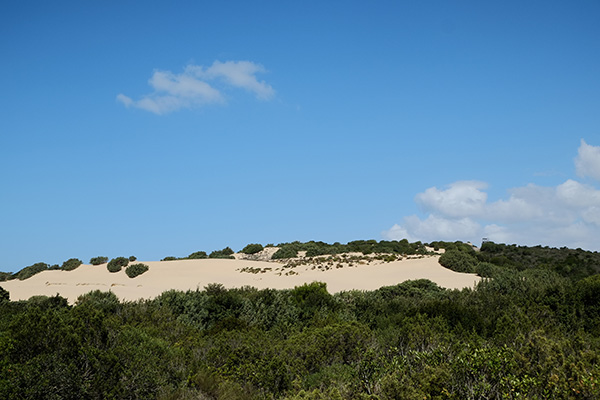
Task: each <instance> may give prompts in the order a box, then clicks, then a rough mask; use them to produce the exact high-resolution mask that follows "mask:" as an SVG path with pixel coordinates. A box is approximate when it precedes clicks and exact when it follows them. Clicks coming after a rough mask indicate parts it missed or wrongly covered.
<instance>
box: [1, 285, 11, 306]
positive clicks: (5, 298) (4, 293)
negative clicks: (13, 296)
mask: <svg viewBox="0 0 600 400" xmlns="http://www.w3.org/2000/svg"><path fill="white" fill-rule="evenodd" d="M3 301H10V293H8V290H5V289H4V288H3V287H2V286H0V303H2V302H3Z"/></svg>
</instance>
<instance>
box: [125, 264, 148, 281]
mask: <svg viewBox="0 0 600 400" xmlns="http://www.w3.org/2000/svg"><path fill="white" fill-rule="evenodd" d="M148 268H149V267H148V266H147V265H146V264H132V265H130V266H128V267H127V268H125V273H126V274H127V276H128V277H130V278H135V277H136V276H138V275H141V274H143V273H144V272H146V271H148Z"/></svg>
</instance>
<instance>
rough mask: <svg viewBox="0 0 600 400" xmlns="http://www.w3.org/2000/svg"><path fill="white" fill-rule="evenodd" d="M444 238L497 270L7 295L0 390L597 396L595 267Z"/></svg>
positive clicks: (0, 307)
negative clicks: (372, 283) (138, 294)
mask: <svg viewBox="0 0 600 400" xmlns="http://www.w3.org/2000/svg"><path fill="white" fill-rule="evenodd" d="M450 247H451V246H450ZM441 248H445V247H441ZM451 250H457V251H466V252H468V254H469V256H471V257H474V258H475V259H477V261H478V264H477V267H482V266H483V267H482V268H483V269H485V270H486V271H488V272H487V273H488V274H489V275H493V278H491V279H484V280H483V281H482V282H481V283H480V284H479V285H478V286H477V287H476V288H475V289H474V290H470V289H465V290H461V291H458V290H445V289H442V288H440V287H438V286H437V285H436V284H434V283H432V282H431V281H428V280H417V281H409V282H404V283H401V284H398V285H394V286H389V287H384V288H381V289H379V290H375V291H370V292H361V291H350V292H343V293H339V294H336V295H331V294H329V293H328V292H327V290H326V287H325V285H324V284H322V283H312V284H309V285H304V286H300V287H297V288H295V289H292V290H272V289H265V290H258V289H253V288H248V287H246V288H241V289H225V288H224V287H223V286H222V285H219V284H212V285H208V286H207V287H206V288H204V290H197V291H188V292H185V293H184V292H177V291H168V292H165V293H163V294H162V295H161V296H159V297H158V298H156V299H154V300H151V301H140V302H120V301H119V300H118V299H117V298H116V297H115V295H114V294H112V293H110V292H109V293H102V292H98V291H96V292H91V293H89V294H87V295H85V296H82V297H81V298H80V299H79V301H78V302H77V304H76V305H74V306H69V305H68V304H67V302H66V301H65V300H64V299H63V298H61V297H50V298H48V297H35V298H32V299H30V300H29V301H26V302H10V301H6V300H5V301H2V299H5V298H6V296H5V295H4V294H3V292H1V291H0V398H20V399H49V398H62V399H78V398H117V399H119V398H128V399H144V398H158V399H175V398H177V399H179V398H181V399H192V398H194V399H290V400H291V399H460V400H462V399H505V398H506V399H597V398H599V397H600V386H599V385H600V275H597V274H592V275H589V276H587V277H585V278H579V276H580V274H581V272H580V271H578V270H577V266H574V267H572V268H571V269H570V273H566V272H565V271H566V269H565V268H560V263H559V262H558V261H556V262H554V261H553V262H551V263H550V265H554V267H548V264H549V263H548V262H544V263H539V264H534V265H530V266H527V265H526V264H525V262H523V261H519V260H522V259H518V258H516V257H514V256H512V255H511V254H512V253H511V252H512V251H514V249H512V248H509V249H508V250H507V251H506V252H504V253H499V252H497V251H495V252H488V251H487V249H482V251H481V252H479V253H477V252H473V253H471V252H470V250H469V249H467V248H464V249H462V250H459V249H457V248H453V249H451ZM519 251H520V250H519ZM544 252H545V251H544ZM498 254H501V255H502V256H504V257H506V258H505V259H504V258H502V259H501V260H502V262H500V263H497V261H498V259H496V258H495V257H498ZM594 254H595V253H592V254H591V255H590V256H591V257H594ZM561 257H562V256H561ZM558 258H559V257H557V259H558ZM506 260H508V261H506ZM583 260H584V262H585V260H586V257H585V256H584V257H583Z"/></svg>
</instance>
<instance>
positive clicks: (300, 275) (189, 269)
mask: <svg viewBox="0 0 600 400" xmlns="http://www.w3.org/2000/svg"><path fill="white" fill-rule="evenodd" d="M137 262H139V261H136V263H137ZM143 263H144V264H146V265H148V266H149V267H150V269H149V271H148V272H146V273H144V274H142V275H140V276H138V277H136V278H133V279H131V278H129V277H128V276H127V275H126V274H125V270H124V269H123V270H121V271H120V272H117V273H110V272H108V270H107V269H106V264H102V265H98V266H92V265H81V266H80V267H79V268H77V269H75V270H73V271H44V272H41V273H39V274H37V275H34V276H33V277H31V278H29V279H26V280H24V281H18V280H13V281H7V282H0V286H2V287H3V288H4V289H6V290H8V291H9V292H10V298H11V300H26V299H28V298H29V297H31V296H34V295H47V296H54V295H56V294H60V295H61V296H63V297H66V298H68V299H69V301H70V302H71V303H73V302H74V301H75V300H76V299H77V297H78V296H80V295H81V294H84V293H87V292H89V291H92V290H96V289H99V290H103V291H108V290H111V291H112V292H114V293H115V294H116V295H117V296H118V297H119V298H121V299H124V300H137V299H141V298H144V299H148V298H153V297H156V296H158V295H159V294H161V293H162V292H164V291H165V290H169V289H178V290H188V289H192V290H195V289H196V288H200V289H202V288H204V287H205V286H206V285H208V284H209V283H222V284H223V285H224V286H225V287H228V288H230V287H241V286H245V285H249V286H254V287H256V288H259V289H263V288H274V289H284V288H293V287H294V286H298V285H302V284H303V283H310V282H313V281H319V282H325V283H327V288H328V289H329V291H330V292H331V293H336V292H340V291H344V290H352V289H359V290H373V289H377V288H379V287H382V286H388V285H395V284H397V283H400V282H403V281H406V280H409V279H420V278H426V279H430V280H431V281H433V282H436V283H437V284H438V285H440V286H442V287H446V288H457V289H458V288H464V287H473V286H474V285H475V283H476V282H478V281H479V279H480V278H479V277H477V276H475V275H473V274H461V273H457V272H453V271H450V270H448V269H446V268H444V267H442V266H441V265H440V264H439V263H438V257H437V256H430V257H426V258H420V259H405V260H402V261H394V262H389V263H383V262H374V263H371V264H364V265H358V264H357V265H355V266H352V267H350V266H348V265H346V266H344V267H343V268H335V267H333V268H331V269H329V270H320V269H318V268H314V266H311V265H302V266H297V267H295V268H282V267H283V264H282V263H277V262H267V261H253V260H242V259H236V260H217V259H205V260H178V261H150V262H145V261H143ZM250 270H251V271H253V272H254V273H253V272H248V271H250ZM257 271H258V272H257ZM290 271H293V272H291V273H290ZM286 274H288V275H286ZM290 274H291V275H290Z"/></svg>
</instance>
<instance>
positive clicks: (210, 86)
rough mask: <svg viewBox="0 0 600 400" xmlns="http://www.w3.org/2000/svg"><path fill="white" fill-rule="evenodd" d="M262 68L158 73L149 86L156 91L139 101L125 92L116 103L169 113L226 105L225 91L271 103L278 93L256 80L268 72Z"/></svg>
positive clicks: (220, 65)
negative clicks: (238, 91)
mask: <svg viewBox="0 0 600 400" xmlns="http://www.w3.org/2000/svg"><path fill="white" fill-rule="evenodd" d="M265 72H266V70H265V68H264V67H263V66H262V65H259V64H255V63H253V62H250V61H226V62H220V61H215V62H214V63H213V64H212V65H211V66H210V67H204V66H202V65H188V66H186V67H185V68H184V71H183V72H182V73H180V74H174V73H173V72H171V71H161V70H155V71H154V73H153V74H152V77H151V78H150V79H149V80H148V84H149V85H150V86H151V87H152V89H153V92H152V93H150V94H148V95H145V96H142V97H141V98H140V99H139V100H133V99H132V98H131V97H129V96H126V95H124V94H122V93H120V94H118V95H117V101H119V102H120V103H122V104H123V105H125V107H134V108H139V109H142V110H146V111H150V112H153V113H155V114H159V115H161V114H167V113H170V112H173V111H176V110H179V109H182V108H197V107H202V106H205V105H209V104H225V103H226V101H227V99H226V96H225V94H224V92H225V91H228V90H231V89H243V90H246V91H248V92H250V93H252V94H254V96H255V97H256V98H257V99H259V100H270V99H272V98H273V97H274V96H275V90H274V89H273V88H272V87H271V85H269V84H267V83H266V82H265V81H259V80H258V79H257V77H256V75H257V74H259V73H265Z"/></svg>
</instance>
